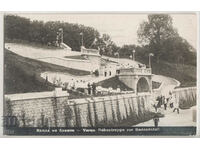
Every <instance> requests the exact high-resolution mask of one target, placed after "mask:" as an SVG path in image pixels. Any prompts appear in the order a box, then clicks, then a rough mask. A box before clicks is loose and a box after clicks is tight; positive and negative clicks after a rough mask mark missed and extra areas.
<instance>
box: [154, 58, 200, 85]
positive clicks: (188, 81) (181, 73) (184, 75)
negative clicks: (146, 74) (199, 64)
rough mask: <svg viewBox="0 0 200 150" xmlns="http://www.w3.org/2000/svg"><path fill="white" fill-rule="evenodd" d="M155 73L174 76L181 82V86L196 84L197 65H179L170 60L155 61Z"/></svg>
mask: <svg viewBox="0 0 200 150" xmlns="http://www.w3.org/2000/svg"><path fill="white" fill-rule="evenodd" d="M152 69H153V73H154V74H160V75H164V76H168V77H172V78H175V79H177V80H178V81H180V82H181V87H187V86H196V72H197V70H196V66H191V65H177V64H172V63H168V62H162V61H161V62H160V63H159V64H157V63H153V64H152Z"/></svg>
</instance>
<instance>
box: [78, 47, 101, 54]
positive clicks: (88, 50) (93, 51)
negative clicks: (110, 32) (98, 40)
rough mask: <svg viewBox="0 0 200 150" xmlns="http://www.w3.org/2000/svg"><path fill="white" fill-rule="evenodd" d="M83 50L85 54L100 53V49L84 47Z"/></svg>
mask: <svg viewBox="0 0 200 150" xmlns="http://www.w3.org/2000/svg"><path fill="white" fill-rule="evenodd" d="M81 52H82V53H83V54H96V55H99V51H98V50H96V49H84V48H82V49H81Z"/></svg>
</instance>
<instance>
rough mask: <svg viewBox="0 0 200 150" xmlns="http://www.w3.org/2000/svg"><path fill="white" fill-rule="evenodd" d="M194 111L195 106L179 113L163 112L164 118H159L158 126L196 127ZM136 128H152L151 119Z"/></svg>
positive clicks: (169, 110)
mask: <svg viewBox="0 0 200 150" xmlns="http://www.w3.org/2000/svg"><path fill="white" fill-rule="evenodd" d="M194 109H196V106H193V107H191V108H190V109H185V110H181V109H180V113H179V114H177V112H173V109H170V108H169V109H168V110H166V111H164V114H165V117H163V118H160V120H159V124H158V125H159V126H196V122H194V121H193V110H194ZM136 126H141V127H142V126H148V127H153V126H154V122H153V119H152V120H149V121H147V122H143V123H140V124H137V125H136Z"/></svg>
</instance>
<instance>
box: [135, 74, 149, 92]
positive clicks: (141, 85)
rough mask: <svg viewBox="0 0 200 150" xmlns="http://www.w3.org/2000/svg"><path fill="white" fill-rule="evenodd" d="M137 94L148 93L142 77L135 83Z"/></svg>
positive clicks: (147, 86)
mask: <svg viewBox="0 0 200 150" xmlns="http://www.w3.org/2000/svg"><path fill="white" fill-rule="evenodd" d="M137 92H138V93H141V92H150V87H149V84H148V81H147V79H145V78H144V77H141V78H140V79H139V80H138V82H137Z"/></svg>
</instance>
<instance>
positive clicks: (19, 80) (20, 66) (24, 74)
mask: <svg viewBox="0 0 200 150" xmlns="http://www.w3.org/2000/svg"><path fill="white" fill-rule="evenodd" d="M4 55H5V56H4V93H5V94H12V93H26V92H38V91H49V90H53V89H54V86H53V85H52V84H50V83H45V80H44V79H43V78H41V77H40V73H41V72H44V71H57V72H66V73H70V74H72V75H88V74H89V72H87V71H82V70H75V69H71V68H66V67H62V66H57V65H53V64H49V63H45V62H41V61H37V60H34V59H30V58H25V57H22V56H19V55H17V54H15V53H13V52H11V51H9V50H7V49H5V53H4Z"/></svg>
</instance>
